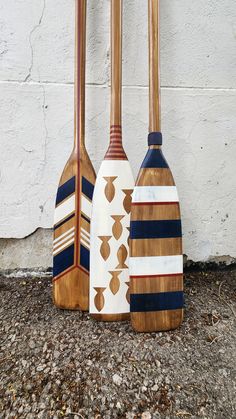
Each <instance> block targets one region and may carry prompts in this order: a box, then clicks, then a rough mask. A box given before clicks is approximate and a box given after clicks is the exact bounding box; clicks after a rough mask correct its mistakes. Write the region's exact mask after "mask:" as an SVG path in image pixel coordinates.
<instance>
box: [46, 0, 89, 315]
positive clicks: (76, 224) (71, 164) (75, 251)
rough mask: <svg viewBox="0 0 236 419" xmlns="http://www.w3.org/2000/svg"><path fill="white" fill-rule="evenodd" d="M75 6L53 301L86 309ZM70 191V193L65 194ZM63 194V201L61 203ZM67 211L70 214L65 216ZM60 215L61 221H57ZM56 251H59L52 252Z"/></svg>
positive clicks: (81, 43) (82, 27)
mask: <svg viewBox="0 0 236 419" xmlns="http://www.w3.org/2000/svg"><path fill="white" fill-rule="evenodd" d="M75 4H76V7H75V16H76V25H75V27H76V30H75V39H76V47H75V96H74V97H75V108H74V109H75V117H74V148H73V151H72V154H71V156H70V158H69V160H68V162H67V164H66V166H65V168H64V170H63V173H62V176H61V179H60V182H59V187H58V193H57V205H56V210H55V224H54V266H53V270H54V274H53V276H54V278H53V301H54V304H55V305H56V306H57V307H59V308H63V309H72V310H73V309H81V310H88V305H89V301H88V298H89V265H88V254H89V233H90V220H89V218H90V217H89V214H87V212H88V209H89V211H90V206H91V198H92V196H91V191H92V189H93V185H94V183H95V177H96V175H95V172H94V169H93V166H92V163H91V161H90V159H89V156H88V154H87V151H86V148H85V141H84V138H85V132H84V129H85V120H84V119H85V40H86V0H76V2H75ZM72 184H73V186H71V185H72ZM70 189H71V190H72V192H71V194H70V195H68V193H70ZM63 195H65V199H63V200H62V201H61V196H62V197H63ZM72 201H73V202H72ZM70 208H71V209H72V211H71V212H70V213H68V211H70ZM64 214H65V216H64ZM62 216H64V218H60V217H62ZM70 217H71V218H70ZM66 220H68V221H66ZM68 231H69V233H67V232H68ZM55 241H56V242H55ZM58 243H59V244H61V245H59V244H58ZM57 244H58V246H57V247H56V245H57ZM57 249H61V252H58V253H55V252H56V251H57Z"/></svg>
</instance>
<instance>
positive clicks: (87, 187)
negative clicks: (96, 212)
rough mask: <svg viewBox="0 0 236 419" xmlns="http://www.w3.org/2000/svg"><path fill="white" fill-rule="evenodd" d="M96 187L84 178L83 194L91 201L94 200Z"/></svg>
mask: <svg viewBox="0 0 236 419" xmlns="http://www.w3.org/2000/svg"><path fill="white" fill-rule="evenodd" d="M93 190H94V185H93V184H92V183H90V182H89V181H88V180H87V179H85V177H82V193H83V194H84V195H86V196H87V197H88V198H89V199H90V200H91V201H92V198H93Z"/></svg>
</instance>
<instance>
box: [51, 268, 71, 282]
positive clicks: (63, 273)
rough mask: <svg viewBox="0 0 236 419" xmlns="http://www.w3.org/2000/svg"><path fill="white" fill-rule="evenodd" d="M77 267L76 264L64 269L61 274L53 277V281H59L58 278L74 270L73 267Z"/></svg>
mask: <svg viewBox="0 0 236 419" xmlns="http://www.w3.org/2000/svg"><path fill="white" fill-rule="evenodd" d="M75 268H76V266H75V265H74V266H72V267H70V268H68V269H67V270H66V271H63V272H62V273H61V274H60V275H58V276H55V277H54V278H53V282H55V281H57V280H58V279H60V278H61V277H62V276H64V275H66V274H68V273H69V272H71V271H73V269H75Z"/></svg>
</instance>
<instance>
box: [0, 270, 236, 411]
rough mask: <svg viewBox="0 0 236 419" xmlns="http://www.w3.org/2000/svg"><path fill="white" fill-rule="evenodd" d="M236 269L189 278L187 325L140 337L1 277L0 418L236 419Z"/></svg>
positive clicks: (45, 288)
mask: <svg viewBox="0 0 236 419" xmlns="http://www.w3.org/2000/svg"><path fill="white" fill-rule="evenodd" d="M235 279H236V271H224V272H223V271H221V272H219V271H218V272H205V273H204V272H195V273H193V272H192V273H191V272H190V273H187V274H186V279H185V291H186V312H185V320H184V323H183V325H182V327H181V328H180V329H178V330H175V331H172V332H168V333H147V334H136V333H135V332H133V330H132V329H131V326H130V324H129V323H127V322H125V323H113V324H112V323H97V322H95V321H94V320H91V319H90V318H89V315H88V314H82V313H80V312H69V311H61V310H58V309H56V308H55V307H54V306H53V305H52V301H51V282H50V280H49V279H45V278H38V279H14V278H11V279H3V278H2V279H0V296H1V304H0V316H1V325H0V341H1V349H0V369H1V384H0V396H1V401H0V412H1V413H0V417H1V418H27V419H29V418H32V419H34V418H43V419H47V418H62V417H65V418H73V419H74V418H78V419H81V418H89V419H90V418H91V419H92V418H96V419H98V418H127V419H131V418H142V419H150V418H159V417H166V418H189V417H193V418H194V417H196V418H197V417H201V418H219V419H222V418H227V419H229V418H235V417H236V403H235V375H236V374H235V372H236V354H235V340H236V339H235V331H236V325H235V316H236V299H235Z"/></svg>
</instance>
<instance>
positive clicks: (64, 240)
mask: <svg viewBox="0 0 236 419" xmlns="http://www.w3.org/2000/svg"><path fill="white" fill-rule="evenodd" d="M74 235H75V233H74V232H72V233H71V234H69V235H68V236H66V237H64V239H62V240H60V241H59V242H58V243H56V244H54V246H53V250H55V249H56V248H57V247H58V246H61V245H62V243H65V242H66V241H68V240H70V239H71V238H72V237H74Z"/></svg>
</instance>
